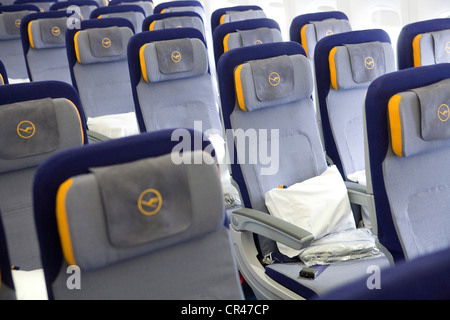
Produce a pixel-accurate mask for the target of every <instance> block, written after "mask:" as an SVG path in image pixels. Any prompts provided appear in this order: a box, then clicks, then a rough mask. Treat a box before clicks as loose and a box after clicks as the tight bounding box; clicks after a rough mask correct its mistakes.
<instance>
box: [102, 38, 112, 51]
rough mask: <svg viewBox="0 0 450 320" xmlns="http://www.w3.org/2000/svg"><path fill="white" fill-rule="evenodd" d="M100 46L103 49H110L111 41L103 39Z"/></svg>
mask: <svg viewBox="0 0 450 320" xmlns="http://www.w3.org/2000/svg"><path fill="white" fill-rule="evenodd" d="M102 46H103V48H106V49H108V48H109V47H111V40H110V39H109V38H103V39H102Z"/></svg>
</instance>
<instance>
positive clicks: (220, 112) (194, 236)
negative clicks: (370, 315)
mask: <svg viewBox="0 0 450 320" xmlns="http://www.w3.org/2000/svg"><path fill="white" fill-rule="evenodd" d="M77 1H79V0H77ZM77 3H78V4H80V3H79V2H77ZM56 4H58V5H60V4H61V3H60V2H57V3H55V4H54V5H53V6H52V8H55V7H56ZM74 4H75V2H74ZM75 5H77V4H75ZM89 5H90V7H89V10H92V11H90V13H89V17H90V19H84V18H83V19H81V21H75V22H76V23H78V24H77V25H76V26H75V28H70V27H68V25H67V22H68V21H69V20H68V19H70V18H71V17H72V14H73V12H72V13H68V12H66V11H65V9H64V8H65V7H63V6H62V5H60V7H59V9H60V11H56V10H52V9H50V6H49V10H48V11H47V10H39V8H37V7H36V6H33V5H30V4H14V5H10V6H0V20H2V21H3V22H4V23H0V26H3V28H4V30H1V27H0V33H3V34H4V36H3V38H2V39H1V40H0V48H2V49H3V45H4V47H5V48H6V47H9V46H7V45H6V43H12V42H13V41H14V42H16V44H17V42H19V43H20V45H21V48H20V52H19V51H17V46H16V47H15V49H14V50H16V51H15V53H14V55H15V58H16V59H20V58H22V59H23V60H24V62H25V71H26V74H25V76H23V75H20V74H18V73H16V72H17V69H16V68H15V67H14V66H15V65H14V64H12V62H11V60H9V58H7V57H6V56H5V57H4V59H3V57H2V58H1V59H0V60H3V63H2V64H0V74H1V79H0V80H3V85H1V86H0V104H1V105H2V108H0V124H1V126H0V131H2V135H1V136H2V137H3V138H1V139H0V144H1V145H2V147H1V148H0V150H1V151H0V211H1V218H2V219H1V220H3V226H1V225H0V231H2V232H0V248H1V249H2V254H1V255H0V258H1V260H0V267H1V269H0V270H1V275H2V277H1V278H0V279H1V281H2V282H1V284H4V285H0V297H1V298H5V299H11V298H12V299H14V298H17V297H19V298H23V297H24V296H25V298H27V296H26V293H27V292H26V291H27V288H26V286H23V283H22V282H21V279H20V277H25V276H26V275H30V274H31V273H32V274H33V276H35V277H34V279H33V281H31V282H28V289H29V288H30V287H33V285H31V284H32V283H36V287H39V288H33V289H35V290H36V292H38V293H39V296H37V295H34V296H33V295H32V298H33V299H35V298H37V299H39V298H43V299H183V300H185V299H230V300H235V299H244V298H246V297H245V296H244V293H243V290H242V286H241V283H240V281H239V275H241V276H242V277H243V279H244V280H243V281H244V282H245V283H246V284H248V285H249V286H250V287H251V289H252V292H253V294H254V295H255V297H256V298H257V299H299V300H300V299H339V298H340V297H345V298H347V299H351V298H352V297H351V296H349V295H348V294H344V295H343V294H342V292H343V290H344V289H343V288H349V289H348V291H347V293H354V294H355V295H356V294H361V293H360V292H361V283H362V280H363V279H367V277H368V275H367V272H368V270H375V272H378V271H379V272H382V276H381V279H385V278H386V279H389V280H386V281H395V278H394V277H392V276H388V275H389V274H396V273H398V272H401V270H402V268H404V269H405V270H407V271H408V275H410V276H411V277H414V276H415V275H417V274H416V273H414V272H413V271H414V270H415V269H414V266H415V264H414V263H415V262H416V261H418V263H417V265H418V268H421V267H422V265H423V260H420V258H422V259H426V257H428V256H430V257H432V259H431V258H430V260H429V261H433V262H434V263H439V262H438V260H439V256H437V255H436V253H437V252H441V251H442V250H446V249H447V248H448V247H449V244H450V242H449V241H450V238H449V235H450V225H449V223H448V219H447V217H446V214H445V213H446V212H448V209H449V208H448V207H449V205H450V203H449V202H448V201H447V199H450V197H448V196H449V194H448V188H447V184H448V183H447V181H448V179H449V178H450V177H449V176H448V172H447V171H446V170H440V169H439V168H445V161H446V159H447V157H448V152H449V150H450V149H449V143H448V141H449V139H450V136H449V132H450V130H449V129H448V128H447V126H446V125H447V123H448V120H449V116H450V109H449V107H448V105H449V103H450V101H448V100H449V99H450V97H449V96H448V92H450V90H448V89H449V86H450V82H449V80H448V74H450V73H449V72H450V64H449V63H448V62H450V50H447V49H448V48H447V46H448V43H447V42H446V40H445V39H446V35H447V34H448V30H447V28H448V25H447V24H448V19H440V20H433V21H426V22H420V23H417V24H414V25H409V26H405V28H404V30H403V32H402V33H401V35H400V39H399V50H398V56H397V57H396V56H395V54H394V49H393V48H392V45H391V41H390V38H389V36H388V34H387V33H386V32H385V31H383V30H378V29H377V30H357V31H355V30H352V27H351V23H350V21H349V20H348V18H347V16H346V15H345V14H344V13H342V12H322V13H316V14H307V15H301V16H299V17H297V18H296V19H294V20H293V21H292V24H291V29H290V40H291V41H283V37H282V34H281V31H280V27H279V25H278V24H277V22H276V21H274V20H272V19H268V18H267V17H266V15H265V13H264V12H263V10H262V9H261V8H260V7H259V6H236V7H231V8H221V9H219V10H216V11H215V12H213V13H212V14H211V17H210V20H211V28H210V29H208V28H207V27H206V26H205V19H207V17H206V15H205V12H204V10H203V7H202V5H201V3H200V2H198V1H169V2H164V3H161V4H159V5H157V6H154V5H153V3H152V2H151V1H139V4H136V2H135V1H132V0H130V1H124V0H122V1H117V2H114V3H112V2H111V3H110V5H109V6H101V5H98V4H97V6H95V5H93V4H92V3H89ZM61 9H62V10H61ZM39 11H44V12H39ZM87 12H88V11H86V12H85V13H83V17H84V15H87ZM17 20H19V21H20V24H18V25H17V23H16V21H17ZM422 27H423V28H422ZM209 35H211V37H212V43H211V45H209V43H208V41H209V40H208V39H209ZM13 47H14V46H11V48H13ZM8 50H9V49H8ZM11 50H13V49H11ZM0 52H2V50H0ZM19 53H20V55H19ZM17 56H19V57H17ZM46 61H47V62H50V63H49V64H47V65H45V63H44V62H46ZM3 64H4V67H3ZM396 65H398V66H399V67H398V68H397V67H396ZM46 66H47V68H46ZM8 77H9V78H8ZM19 78H22V79H24V78H28V80H29V83H15V82H17V81H16V80H17V79H19ZM25 82H26V80H25ZM228 132H233V134H234V133H244V135H245V137H244V138H243V139H240V138H241V137H239V136H233V137H231V139H230V137H228V136H227V133H228ZM175 133H176V135H177V137H176V138H179V139H181V138H183V141H182V142H183V147H182V148H181V149H180V144H179V142H180V140H176V139H174V134H175ZM253 133H254V135H252V134H253ZM262 133H264V134H262ZM253 138H254V139H253ZM252 139H253V140H252ZM198 141H200V144H199V143H198ZM186 142H187V144H186ZM174 150H177V152H175V153H174ZM264 152H265V153H266V154H265V158H264V159H262V157H264ZM177 156H178V158H177ZM228 156H229V157H230V158H229V159H227V157H228ZM174 157H175V158H176V159H178V160H180V159H182V160H183V161H181V162H180V163H176V160H174ZM255 158H256V159H255ZM198 159H202V161H201V163H198V162H196V161H195V160H198ZM227 161H230V164H228V162H227ZM191 163H194V165H191ZM312 190H314V192H312ZM300 213H301V214H300ZM3 231H4V233H5V236H4V237H3V235H2V233H3ZM3 238H5V239H3ZM2 240H5V242H6V243H7V245H6V244H5V243H4V242H3V241H2ZM336 247H339V249H338V250H337V249H336ZM3 249H5V250H3ZM3 251H8V253H9V254H8V255H6V254H5V253H4V252H3ZM330 252H331V253H330ZM443 252H445V251H443ZM433 254H434V255H433ZM431 255H432V256H431ZM444 255H445V254H444ZM441 256H442V255H441ZM179 259H181V261H183V263H174V262H173V261H180V260H179ZM442 263H445V264H446V265H447V264H448V261H445V260H443V261H442ZM11 265H12V266H15V269H18V268H20V270H10V268H8V267H7V266H11ZM5 266H6V267H5ZM74 266H76V267H77V268H80V269H81V279H82V280H81V281H82V289H81V290H77V289H76V288H75V289H74V288H69V286H68V285H67V283H68V282H67V270H69V269H70V268H72V269H71V270H75V271H74V272H75V274H76V272H77V269H73V267H74ZM143 266H145V267H143ZM304 269H305V270H309V271H311V270H312V271H314V272H315V273H314V274H313V279H311V278H306V277H304V276H299V272H300V271H301V270H304ZM384 274H386V277H384ZM435 276H436V277H437V276H438V275H435ZM11 279H13V281H11ZM112 279H114V281H112ZM169 279H170V281H169ZM406 281H407V282H408V286H409V285H410V283H409V282H410V279H409V278H408V279H405V282H406ZM425 281H426V280H424V282H425ZM436 281H437V280H436ZM436 281H434V280H433V281H430V282H429V285H431V284H435V283H436ZM98 283H102V284H104V285H102V286H98ZM19 284H20V286H19ZM441 285H442V287H441V288H439V290H438V291H439V292H438V294H436V295H435V296H433V297H435V298H438V299H439V298H441V299H442V298H448V296H447V295H448V292H450V290H448V289H449V279H448V277H447V278H443V279H441ZM117 286H119V287H120V288H122V290H119V291H118V290H115V288H117ZM395 286H396V289H397V290H396V291H390V292H387V291H383V290H381V289H380V290H381V291H380V290H378V291H372V292H366V293H364V294H363V296H364V297H366V298H368V299H370V298H374V299H375V298H383V294H385V295H384V296H385V297H393V295H394V297H395V295H398V296H396V297H398V298H401V297H409V298H418V297H420V298H426V295H425V294H426V290H427V289H428V290H433V289H432V288H427V287H426V286H427V284H426V283H422V282H421V283H420V288H421V289H423V288H425V289H424V291H420V292H419V291H418V290H416V291H411V289H410V287H408V286H405V285H403V286H402V284H401V283H400V284H398V285H397V283H395ZM393 287H394V285H393V284H392V285H386V287H384V286H383V289H384V288H386V289H384V290H388V288H389V290H393V289H392V288H393ZM43 288H44V289H43ZM155 288H157V289H156V290H155ZM42 289H43V290H42ZM402 289H404V290H407V291H403V292H402ZM358 290H359V291H358ZM367 290H368V289H367ZM14 291H16V295H14ZM344 292H345V291H344ZM392 292H395V293H392ZM421 293H423V295H421ZM389 294H390V295H389ZM408 294H410V295H409V296H408ZM353 298H356V297H353Z"/></svg>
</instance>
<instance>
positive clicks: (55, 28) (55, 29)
mask: <svg viewBox="0 0 450 320" xmlns="http://www.w3.org/2000/svg"><path fill="white" fill-rule="evenodd" d="M60 34H61V30H60V29H59V28H58V27H53V28H52V35H54V36H55V37H57V36H59V35H60Z"/></svg>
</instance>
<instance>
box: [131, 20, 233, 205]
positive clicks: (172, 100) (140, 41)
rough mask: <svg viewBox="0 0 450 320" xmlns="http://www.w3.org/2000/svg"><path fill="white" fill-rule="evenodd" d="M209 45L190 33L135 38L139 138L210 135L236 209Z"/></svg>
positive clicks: (133, 78) (133, 82) (226, 191)
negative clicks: (172, 131) (185, 132)
mask: <svg viewBox="0 0 450 320" xmlns="http://www.w3.org/2000/svg"><path fill="white" fill-rule="evenodd" d="M167 14H169V13H167ZM204 41H205V40H204V38H203V36H202V34H201V33H200V32H199V31H198V30H197V29H194V28H188V27H186V28H182V29H166V30H156V31H151V32H145V33H141V34H137V35H135V36H134V37H132V38H131V40H130V43H129V46H128V59H129V70H130V78H131V87H132V91H133V97H134V104H135V108H136V116H137V119H138V123H139V129H140V132H152V131H158V130H162V129H167V128H190V129H195V130H198V131H202V132H208V133H209V134H208V137H210V139H211V141H213V144H214V147H215V149H216V151H217V154H218V157H220V160H219V167H220V171H221V178H222V183H223V188H224V196H225V197H226V198H227V199H228V200H227V202H229V205H228V206H227V208H228V207H230V208H231V207H234V206H235V204H236V205H237V204H239V203H240V200H239V195H238V192H237V190H236V189H235V187H234V186H233V185H232V182H231V180H230V174H229V171H228V168H227V164H226V158H225V157H226V153H225V138H224V131H223V127H222V123H221V112H220V107H219V98H218V95H217V88H216V86H215V82H214V79H213V77H212V76H211V74H210V71H209V62H208V60H209V58H208V52H207V49H206V46H205V42H204Z"/></svg>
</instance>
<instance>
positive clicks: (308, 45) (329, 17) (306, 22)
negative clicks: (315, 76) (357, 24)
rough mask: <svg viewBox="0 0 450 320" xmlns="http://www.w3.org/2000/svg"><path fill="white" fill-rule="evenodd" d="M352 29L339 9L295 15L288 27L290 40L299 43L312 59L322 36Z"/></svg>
mask: <svg viewBox="0 0 450 320" xmlns="http://www.w3.org/2000/svg"><path fill="white" fill-rule="evenodd" d="M349 31H352V26H351V24H350V22H349V19H348V17H347V15H346V14H345V13H343V12H341V11H327V12H317V13H308V14H302V15H299V16H297V17H295V18H294V19H293V20H292V22H291V25H290V28H289V37H290V39H291V41H295V42H298V43H300V44H301V45H302V46H303V48H304V49H305V52H306V56H307V57H308V58H309V59H311V60H313V59H314V50H315V48H316V45H317V43H318V42H319V41H320V40H322V39H323V38H325V37H327V36H330V35H333V34H339V33H343V32H349Z"/></svg>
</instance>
